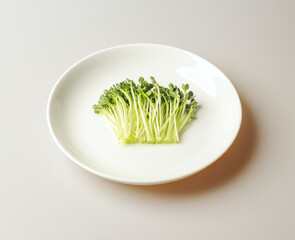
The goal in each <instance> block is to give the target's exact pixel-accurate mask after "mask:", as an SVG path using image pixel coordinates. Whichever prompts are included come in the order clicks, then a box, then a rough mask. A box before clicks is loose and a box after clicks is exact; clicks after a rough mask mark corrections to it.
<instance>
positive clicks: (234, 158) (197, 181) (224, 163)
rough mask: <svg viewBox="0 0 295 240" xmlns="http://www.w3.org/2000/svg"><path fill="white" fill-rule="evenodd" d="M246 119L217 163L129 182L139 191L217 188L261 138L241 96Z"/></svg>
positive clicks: (241, 165) (190, 191) (240, 166)
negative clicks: (158, 179)
mask: <svg viewBox="0 0 295 240" xmlns="http://www.w3.org/2000/svg"><path fill="white" fill-rule="evenodd" d="M241 102H242V111H243V120H242V125H241V129H240V132H239V134H238V136H237V138H236V140H235V141H234V143H233V144H232V146H231V147H230V148H229V149H228V150H227V152H226V153H225V154H224V155H223V156H222V157H221V158H219V159H218V160H217V161H216V162H215V163H213V164H212V165H210V166H209V167H207V168H205V169H204V170H202V171H200V172H198V173H196V174H194V175H193V176H191V177H188V178H185V179H182V180H179V181H176V182H172V183H167V184H162V185H154V186H130V185H129V186H128V185H126V187H128V188H133V189H134V190H138V191H147V192H150V193H153V194H158V195H175V196H176V195H187V194H188V195H189V194H194V193H198V192H203V191H208V190H214V189H215V188H218V187H220V186H221V185H223V184H226V183H227V182H228V181H230V180H233V179H234V177H235V176H237V175H238V174H239V172H241V171H242V170H243V168H244V167H245V166H246V165H247V163H248V162H249V161H250V160H251V156H252V153H253V152H254V150H255V145H256V140H257V130H256V126H255V121H254V118H253V115H252V114H251V111H250V109H249V108H248V106H247V105H246V103H245V102H244V101H243V99H241Z"/></svg>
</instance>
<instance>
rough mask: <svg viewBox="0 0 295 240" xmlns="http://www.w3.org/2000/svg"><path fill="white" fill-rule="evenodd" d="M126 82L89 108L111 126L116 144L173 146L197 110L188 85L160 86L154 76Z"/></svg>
mask: <svg viewBox="0 0 295 240" xmlns="http://www.w3.org/2000/svg"><path fill="white" fill-rule="evenodd" d="M150 80H151V82H148V81H146V80H145V79H144V78H143V77H140V78H139V79H138V83H137V84H136V83H135V82H134V81H133V80H130V79H126V80H125V81H123V82H120V83H117V84H115V85H113V86H112V87H111V88H110V89H107V90H105V91H104V92H103V94H102V95H101V97H100V100H99V101H98V102H97V104H94V105H93V106H92V107H93V109H94V113H96V114H102V115H104V116H105V117H106V118H107V119H108V120H109V121H110V123H111V125H112V128H113V129H114V132H115V134H116V137H117V139H118V142H119V143H137V142H140V143H176V142H179V137H180V134H181V133H182V132H183V130H184V129H185V128H186V127H187V126H188V124H189V123H190V121H191V120H192V119H193V118H194V116H195V114H196V110H197V108H198V104H197V101H196V100H195V96H194V93H193V92H192V91H188V90H189V85H188V84H182V89H180V88H178V87H177V86H176V85H173V84H172V83H170V84H169V87H163V86H160V85H159V84H158V83H157V82H156V80H155V79H154V77H150Z"/></svg>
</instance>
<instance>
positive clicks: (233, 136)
mask: <svg viewBox="0 0 295 240" xmlns="http://www.w3.org/2000/svg"><path fill="white" fill-rule="evenodd" d="M130 46H159V47H168V48H172V49H174V50H180V51H183V52H186V53H189V54H194V55H196V56H198V57H199V58H200V59H202V60H203V61H205V62H208V63H210V64H212V65H213V66H214V67H215V68H216V69H218V70H219V71H220V72H221V73H222V74H223V75H224V76H225V78H226V80H227V81H228V82H229V83H230V85H231V86H232V88H233V90H234V91H235V93H236V96H237V104H238V106H239V110H240V116H239V123H238V127H237V128H236V130H235V133H234V134H233V135H232V139H231V141H229V143H228V144H227V146H226V147H225V148H224V150H223V151H221V153H220V154H218V155H217V156H216V157H215V158H214V159H213V160H212V161H210V162H209V163H208V164H205V165H204V166H203V167H202V168H198V169H196V170H194V171H192V172H189V173H188V174H184V175H181V176H177V177H173V178H169V179H164V180H149V181H147V180H137V181H135V180H126V179H122V178H120V177H115V176H111V175H108V174H105V173H102V172H99V171H96V170H94V169H92V168H90V167H88V166H86V165H84V164H83V163H81V162H80V161H79V160H78V159H76V158H75V157H74V156H72V155H71V154H70V153H68V152H67V151H66V150H65V149H64V147H63V146H62V144H61V143H60V142H59V140H58V139H57V137H56V135H55V133H54V130H53V127H52V123H51V120H50V118H51V114H50V109H51V103H52V99H53V96H54V93H55V90H56V89H57V87H58V86H59V85H60V84H61V82H62V81H63V79H65V78H64V77H65V76H66V75H67V74H68V73H69V72H70V71H71V70H72V69H74V68H75V67H76V66H77V65H79V64H80V63H82V62H84V61H85V60H87V59H89V58H91V57H93V56H95V55H98V54H101V53H103V52H106V51H110V50H114V49H117V48H125V47H130ZM242 118H243V111H242V104H241V99H240V96H239V94H238V91H237V90H236V88H235V86H234V85H233V84H232V82H231V81H230V79H229V78H228V77H227V76H226V75H225V74H224V73H223V72H222V71H221V70H220V69H219V68H218V67H216V66H215V65H214V64H213V63H211V62H210V61H208V60H206V59H205V58H203V57H201V56H199V55H197V54H195V53H193V52H190V51H187V50H185V49H182V48H178V47H174V46H170V45H164V44H158V43H130V44H122V45H117V46H113V47H108V48H104V49H102V50H98V51H96V52H94V53H91V54H89V55H87V56H85V57H83V58H81V59H80V60H78V61H77V62H75V63H74V64H73V65H71V66H70V67H69V68H68V69H67V70H66V71H64V72H63V74H62V75H61V76H60V77H59V78H58V80H57V81H56V82H55V84H54V85H53V87H52V89H51V91H50V94H49V97H48V101H47V107H46V121H47V125H48V128H49V132H50V134H51V136H52V137H53V140H54V142H55V143H56V144H57V146H58V147H59V149H60V150H61V151H62V152H63V153H64V154H65V155H66V156H67V157H68V158H69V159H71V160H72V161H73V162H74V163H76V164H77V165H78V166H80V167H81V168H83V169H85V170H87V171H89V172H91V173H93V174H95V175H97V176H100V177H102V178H105V179H108V180H111V181H114V182H118V183H124V184H130V185H157V184H165V183H169V182H174V181H178V180H181V179H184V178H187V177H189V176H192V175H194V174H196V173H198V172H200V171H202V170H204V169H205V168H207V167H208V166H210V165H211V164H213V163H214V162H216V161H217V160H218V159H219V158H220V157H221V156H222V155H224V154H225V153H226V152H227V150H228V149H229V148H230V147H231V146H232V144H233V142H234V141H235V140H236V138H237V136H238V134H239V132H240V128H241V124H242Z"/></svg>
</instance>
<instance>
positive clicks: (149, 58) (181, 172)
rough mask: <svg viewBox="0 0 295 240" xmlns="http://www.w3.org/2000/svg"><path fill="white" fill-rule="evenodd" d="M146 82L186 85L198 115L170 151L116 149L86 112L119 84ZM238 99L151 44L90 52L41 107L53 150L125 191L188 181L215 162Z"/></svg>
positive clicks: (213, 75)
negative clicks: (128, 186)
mask: <svg viewBox="0 0 295 240" xmlns="http://www.w3.org/2000/svg"><path fill="white" fill-rule="evenodd" d="M140 76H143V77H145V78H147V79H148V78H149V76H154V77H155V79H156V80H157V82H158V83H159V84H160V85H164V86H168V84H169V83H170V82H172V83H173V84H176V85H177V86H179V87H180V86H181V84H182V83H189V85H190V89H191V90H193V92H194V93H195V95H196V100H197V101H198V103H199V105H200V109H199V111H198V113H197V115H196V117H197V118H196V119H195V120H194V121H193V122H192V124H191V125H190V126H189V128H187V129H186V131H185V132H184V133H183V134H182V136H181V142H180V143H178V144H125V145H124V144H121V145H119V144H117V141H116V137H115V134H114V133H113V131H112V129H111V127H110V125H109V123H108V121H107V120H106V119H105V118H104V117H103V116H101V115H96V114H94V113H93V110H92V105H93V104H94V103H96V102H97V100H98V99H99V96H100V95H101V94H102V92H103V91H104V90H105V89H107V88H109V87H110V86H111V85H113V84H114V83H117V82H120V81H123V80H125V79H126V78H130V79H134V80H136V81H137V79H138V78H139V77H140ZM241 118H242V111H241V103H240V100H239V96H238V94H237V92H236V90H235V88H234V87H233V85H232V84H231V82H230V81H229V80H228V78H227V77H226V76H225V75H224V74H223V73H222V72H221V71H220V70H218V69H217V68H216V67H215V66H214V65H212V64H211V63H209V62H208V61H206V60H204V59H203V58H201V57H199V56H197V55H195V54H192V53H190V52H187V51H185V50H182V49H178V48H174V47H169V46H164V45H157V44H130V45H123V46H118V47H113V48H109V49H106V50H102V51H99V52H97V53H94V54H92V55H90V56H88V57H86V58H84V59H82V60H81V61H79V62H78V63H76V64H74V65H73V66H72V67H71V68H70V69H68V70H67V71H66V72H65V73H64V74H63V75H62V77H61V78H60V79H59V80H58V82H57V83H56V84H55V86H54V88H53V90H52V92H51V94H50V97H49V101H48V108H47V120H48V125H49V129H50V132H51V134H52V136H53V138H54V140H55V142H56V143H57V145H58V146H59V148H60V149H61V150H62V151H63V152H64V153H65V154H66V155H67V156H68V157H69V158H70V159H71V160H73V161H74V162H75V163H77V164H78V165H79V166H81V167H82V168H84V169H86V170H88V171H90V172H92V173H94V174H97V175H99V176H101V177H104V178H107V179H110V180H113V181H117V182H121V183H128V184H141V185H144V184H159V183H165V182H170V181H174V180H178V179H181V178H184V177H187V176H189V175H192V174H194V173H196V172H198V171H200V170H201V169H203V168H205V167H207V166H208V165H210V164H211V163H213V162H214V161H215V160H217V159H218V158H219V157H220V156H221V155H222V154H223V153H224V152H225V151H226V150H227V149H228V148H229V147H230V145H231V144H232V142H233V141H234V139H235V138H236V136H237V133H238V131H239V128H240V124H241Z"/></svg>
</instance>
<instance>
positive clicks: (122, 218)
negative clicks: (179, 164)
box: [0, 0, 295, 240]
mask: <svg viewBox="0 0 295 240" xmlns="http://www.w3.org/2000/svg"><path fill="white" fill-rule="evenodd" d="M294 13H295V2H294V1H292V0H289V1H288V0H283V1H267V0H260V1H257V0H248V1H242V0H238V1H237V0H225V1H218V0H215V1H210V0H203V1H194V0H190V1H186V0H182V1H168V0H167V1H162V0H149V1H132V0H127V1H123V0H122V1H119V0H117V1H110V0H104V1H101V0H93V1H56V0H52V1H47V2H46V3H45V1H43V3H42V1H28V0H24V1H21V0H19V1H8V0H7V1H6V0H4V1H3V0H2V1H1V2H0V239H3V240H8V239H11V240H17V239H22V240H35V239H36V240H37V239H38V240H39V239H42V240H46V239H50V240H52V239H71V240H78V239H87V240H92V239H128V240H129V239H131V240H137V239H148V240H149V239H161V240H162V239H168V240H170V239H202V240H203V239H219V240H229V239H234V240H236V239H239V240H249V239H268V240H272V239H273V240H277V239H284V240H285V239H290V240H291V239H295V230H294V224H295V220H294V215H295V207H294V202H295V188H294V181H295V174H294V170H295V150H294V149H295V146H294V137H295V136H294V135H295V134H294V132H295V130H294V129H295V128H294V124H295V113H294V102H295V97H294V90H295V79H294V74H295V72H294V68H295V62H294V56H295V48H294V42H295V14H294ZM137 42H151V43H161V44H168V45H172V46H176V47H180V48H184V49H187V50H189V51H192V52H194V53H196V54H198V55H200V56H202V57H204V58H206V59H208V60H209V61H211V62H212V63H213V64H215V65H216V66H217V67H219V68H220V69H221V70H222V71H223V72H224V73H225V74H226V75H227V76H228V77H229V78H230V79H231V81H232V82H233V84H234V85H235V87H236V88H237V90H238V92H239V94H240V96H241V99H242V104H243V115H244V118H243V123H242V128H241V131H240V134H239V135H238V138H237V140H236V141H235V143H234V144H233V146H232V147H231V148H230V150H229V151H228V152H227V153H226V154H225V155H224V156H223V157H221V159H219V160H218V161H217V162H216V163H214V164H213V165H212V166H210V167H209V168H207V169H206V170H204V171H202V172H200V173H198V174H196V175H194V176H192V177H190V178H187V179H185V180H182V181H179V182H175V183H170V184H166V185H161V186H146V187H138V186H137V187H135V186H127V185H122V184H118V183H113V182H110V181H107V180H104V179H101V178H99V177H96V176H94V175H92V174H90V173H88V172H86V171H85V170H83V169H81V168H79V167H78V166H76V165H75V164H74V163H72V162H71V161H70V160H69V159H67V158H66V157H65V156H64V155H63V154H62V152H61V151H60V150H59V149H58V148H57V146H56V145H55V143H54V142H53V140H52V138H51V136H50V135H49V131H48V128H47V125H46V116H45V113H46V102H47V98H48V95H49V92H50V90H51V88H52V86H53V85H54V83H55V82H56V81H57V79H58V78H59V76H60V75H61V74H62V73H63V72H64V71H65V70H66V69H67V68H68V67H70V66H71V65H72V64H73V63H75V62H76V61H77V60H79V59H80V58H82V57H84V56H86V55H88V54H90V53H92V52H95V51H97V50H100V49H103V48H106V47H111V46H115V45H120V44H126V43H137Z"/></svg>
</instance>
